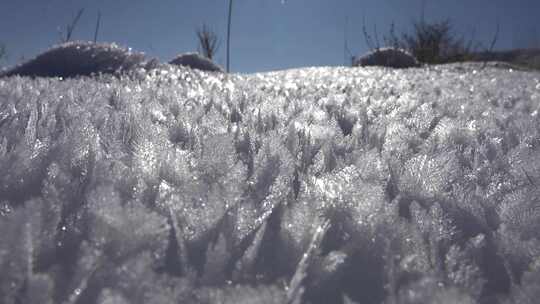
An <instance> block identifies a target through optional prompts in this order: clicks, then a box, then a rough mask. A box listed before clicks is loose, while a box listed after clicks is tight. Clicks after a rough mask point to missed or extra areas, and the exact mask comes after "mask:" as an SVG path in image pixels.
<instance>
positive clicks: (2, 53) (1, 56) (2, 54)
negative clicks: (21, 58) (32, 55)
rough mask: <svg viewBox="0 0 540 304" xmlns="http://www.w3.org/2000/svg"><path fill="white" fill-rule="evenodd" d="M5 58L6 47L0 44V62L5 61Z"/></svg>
mask: <svg viewBox="0 0 540 304" xmlns="http://www.w3.org/2000/svg"><path fill="white" fill-rule="evenodd" d="M6 57H7V51H6V46H5V45H3V44H0V61H2V60H3V59H5V58H6Z"/></svg>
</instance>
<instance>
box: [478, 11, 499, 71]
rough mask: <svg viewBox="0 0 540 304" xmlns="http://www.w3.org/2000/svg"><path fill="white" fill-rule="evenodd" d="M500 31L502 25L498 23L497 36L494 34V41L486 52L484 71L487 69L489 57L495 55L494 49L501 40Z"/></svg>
mask: <svg viewBox="0 0 540 304" xmlns="http://www.w3.org/2000/svg"><path fill="white" fill-rule="evenodd" d="M499 31H500V24H499V21H497V26H496V28H495V34H493V39H492V40H491V43H490V45H489V49H488V50H486V51H485V52H486V54H485V57H484V63H483V64H482V68H481V69H482V70H483V69H484V68H485V67H486V65H487V62H488V59H489V56H491V54H492V53H493V48H494V47H495V44H496V43H497V40H498V39H499Z"/></svg>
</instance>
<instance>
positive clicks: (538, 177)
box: [0, 64, 540, 304]
mask: <svg viewBox="0 0 540 304" xmlns="http://www.w3.org/2000/svg"><path fill="white" fill-rule="evenodd" d="M481 66H482V65H481V64H453V65H444V66H436V67H426V68H418V69H405V70H393V69H386V68H375V67H373V68H345V67H342V68H304V69H296V70H288V71H280V72H272V73H261V74H253V75H237V74H231V75H227V74H224V73H205V72H200V71H193V70H190V69H187V68H183V67H173V66H167V65H164V66H163V67H162V68H160V69H156V70H152V71H150V72H145V71H143V70H140V71H134V72H132V73H131V74H130V75H129V76H123V77H121V78H117V77H113V76H99V77H98V76H96V77H94V78H85V77H83V78H74V79H65V80H60V79H45V78H36V79H30V78H21V77H9V78H0V233H1V237H0V273H1V275H0V302H1V303H6V304H10V303H382V302H383V301H384V302H385V303H535V301H536V299H538V297H539V296H540V289H539V288H538V286H540V190H539V188H540V186H539V185H540V115H539V111H540V73H538V72H523V71H515V70H510V69H502V68H495V67H493V66H491V65H488V66H487V67H486V68H482V67H481Z"/></svg>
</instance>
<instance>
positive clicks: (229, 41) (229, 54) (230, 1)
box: [227, 0, 233, 73]
mask: <svg viewBox="0 0 540 304" xmlns="http://www.w3.org/2000/svg"><path fill="white" fill-rule="evenodd" d="M232 5H233V0H229V19H228V22H227V73H229V71H230V62H231V60H230V59H231V17H232Z"/></svg>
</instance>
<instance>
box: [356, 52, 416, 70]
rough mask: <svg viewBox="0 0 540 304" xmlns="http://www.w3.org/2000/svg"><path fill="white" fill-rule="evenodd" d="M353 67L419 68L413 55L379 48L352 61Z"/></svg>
mask: <svg viewBox="0 0 540 304" xmlns="http://www.w3.org/2000/svg"><path fill="white" fill-rule="evenodd" d="M353 66H384V67H390V68H412V67H418V66H420V63H419V62H418V60H416V58H415V57H414V55H412V54H410V53H409V52H407V51H405V50H403V49H397V48H391V47H389V48H379V49H376V50H373V51H371V52H369V53H367V54H365V55H362V56H359V57H357V58H355V59H354V62H353Z"/></svg>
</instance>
